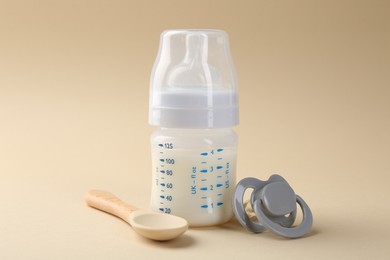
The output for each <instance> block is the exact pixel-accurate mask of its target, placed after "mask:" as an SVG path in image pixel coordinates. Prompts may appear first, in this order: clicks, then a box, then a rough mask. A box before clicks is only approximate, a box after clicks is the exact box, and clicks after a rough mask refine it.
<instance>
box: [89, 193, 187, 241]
mask: <svg viewBox="0 0 390 260" xmlns="http://www.w3.org/2000/svg"><path fill="white" fill-rule="evenodd" d="M85 201H86V203H87V204H88V205H89V206H90V207H93V208H96V209H99V210H101V211H104V212H107V213H109V214H112V215H114V216H117V217H119V218H121V219H122V220H124V221H126V222H128V223H129V224H130V225H131V226H132V227H133V229H134V231H135V232H137V233H138V234H140V235H141V236H144V237H146V238H149V239H152V240H158V241H166V240H171V239H174V238H176V237H179V236H181V235H182V234H183V233H184V232H185V231H186V230H187V229H188V222H187V221H186V220H185V219H183V218H181V217H177V216H174V215H168V214H163V213H155V212H151V211H146V210H139V209H138V208H137V207H134V206H132V205H129V204H126V203H125V202H123V201H121V200H120V199H119V198H117V197H116V196H114V195H113V194H111V193H110V192H107V191H102V190H91V191H89V192H87V194H86V195H85Z"/></svg>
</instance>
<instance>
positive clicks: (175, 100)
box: [149, 30, 238, 226]
mask: <svg viewBox="0 0 390 260" xmlns="http://www.w3.org/2000/svg"><path fill="white" fill-rule="evenodd" d="M149 123H150V124H151V125H154V126H156V127H158V128H157V130H156V131H155V132H154V133H153V134H152V136H151V146H152V171H153V175H152V176H153V178H152V194H151V206H152V209H153V210H154V211H157V212H162V213H168V214H173V215H177V216H180V217H183V218H185V219H186V220H187V221H188V223H189V224H190V226H211V225H218V224H222V223H225V222H227V221H229V220H230V219H231V217H232V216H233V211H232V206H231V197H232V194H233V190H234V187H235V185H236V182H235V175H236V158H237V135H236V134H235V133H234V131H233V130H232V129H231V128H232V127H233V126H235V125H237V124H238V93H237V82H236V73H235V68H234V65H233V61H232V58H231V54H230V49H229V42H228V35H227V34H226V33H225V32H224V31H221V30H168V31H165V32H163V33H162V34H161V39H160V47H159V52H158V55H157V58H156V61H155V64H154V68H153V71H152V75H151V83H150V101H149Z"/></svg>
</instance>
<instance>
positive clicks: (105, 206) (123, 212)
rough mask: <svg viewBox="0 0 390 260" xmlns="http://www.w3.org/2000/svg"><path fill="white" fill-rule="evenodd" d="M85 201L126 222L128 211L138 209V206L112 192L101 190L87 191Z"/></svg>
mask: <svg viewBox="0 0 390 260" xmlns="http://www.w3.org/2000/svg"><path fill="white" fill-rule="evenodd" d="M85 202H86V203H87V204H88V206H90V207H93V208H96V209H99V210H102V211H104V212H107V213H110V214H112V215H114V216H117V217H119V218H121V219H123V220H124V221H126V222H128V221H129V215H130V213H131V212H133V211H135V210H138V208H136V207H134V206H131V205H128V204H126V203H125V202H123V201H121V200H120V199H119V198H117V197H116V196H115V195H113V194H112V193H110V192H108V191H103V190H90V191H88V192H87V194H86V195H85Z"/></svg>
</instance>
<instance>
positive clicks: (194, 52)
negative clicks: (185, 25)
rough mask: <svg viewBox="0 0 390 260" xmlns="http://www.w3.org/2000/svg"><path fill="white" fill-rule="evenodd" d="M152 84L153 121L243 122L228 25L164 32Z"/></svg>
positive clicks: (190, 124)
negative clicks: (215, 28)
mask: <svg viewBox="0 0 390 260" xmlns="http://www.w3.org/2000/svg"><path fill="white" fill-rule="evenodd" d="M150 88H151V89H150V114H149V122H150V124H152V125H157V126H162V127H175V128H223V127H232V126H234V125H237V124H238V97H237V83H236V73H235V69H234V65H233V62H232V59H231V56H230V49H229V43H228V37H227V34H226V33H225V32H224V31H220V30H170V31H165V32H163V33H162V34H161V41H160V49H159V53H158V55H157V59H156V62H155V65H154V69H153V72H152V76H151V86H150Z"/></svg>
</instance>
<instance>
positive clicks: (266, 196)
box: [233, 174, 313, 238]
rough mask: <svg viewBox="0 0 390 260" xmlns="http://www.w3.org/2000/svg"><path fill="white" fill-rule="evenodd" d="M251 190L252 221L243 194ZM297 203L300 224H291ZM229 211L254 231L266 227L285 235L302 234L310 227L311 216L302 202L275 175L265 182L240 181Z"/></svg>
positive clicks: (295, 236) (259, 230) (284, 181)
mask: <svg viewBox="0 0 390 260" xmlns="http://www.w3.org/2000/svg"><path fill="white" fill-rule="evenodd" d="M247 189H253V192H252V194H251V197H250V203H251V206H252V208H253V210H254V212H255V213H256V218H257V219H258V221H252V219H251V218H250V217H249V216H248V214H247V212H246V211H245V206H244V193H245V191H246V190H247ZM297 203H298V205H299V206H300V208H301V210H302V214H303V219H302V222H301V224H299V225H298V226H294V227H292V225H293V224H294V221H295V218H296V215H297ZM233 210H234V213H235V215H236V217H237V219H238V221H239V222H240V223H241V225H242V226H243V227H245V228H246V229H247V230H249V231H251V232H254V233H261V232H263V231H265V230H267V229H268V230H270V231H272V232H273V233H276V234H278V235H281V236H283V237H287V238H297V237H301V236H303V235H305V234H306V233H308V232H309V231H310V229H311V226H312V224H313V216H312V214H311V211H310V209H309V206H308V205H307V204H306V203H305V201H304V200H303V199H302V198H301V197H299V196H298V195H296V194H295V192H294V191H293V189H292V188H291V187H290V185H289V184H288V183H287V181H286V180H285V179H283V178H282V177H281V176H279V175H276V174H275V175H272V176H271V177H270V178H269V179H268V181H261V180H258V179H255V178H245V179H243V180H241V181H240V182H239V183H238V184H237V186H236V189H235V191H234V196H233Z"/></svg>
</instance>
